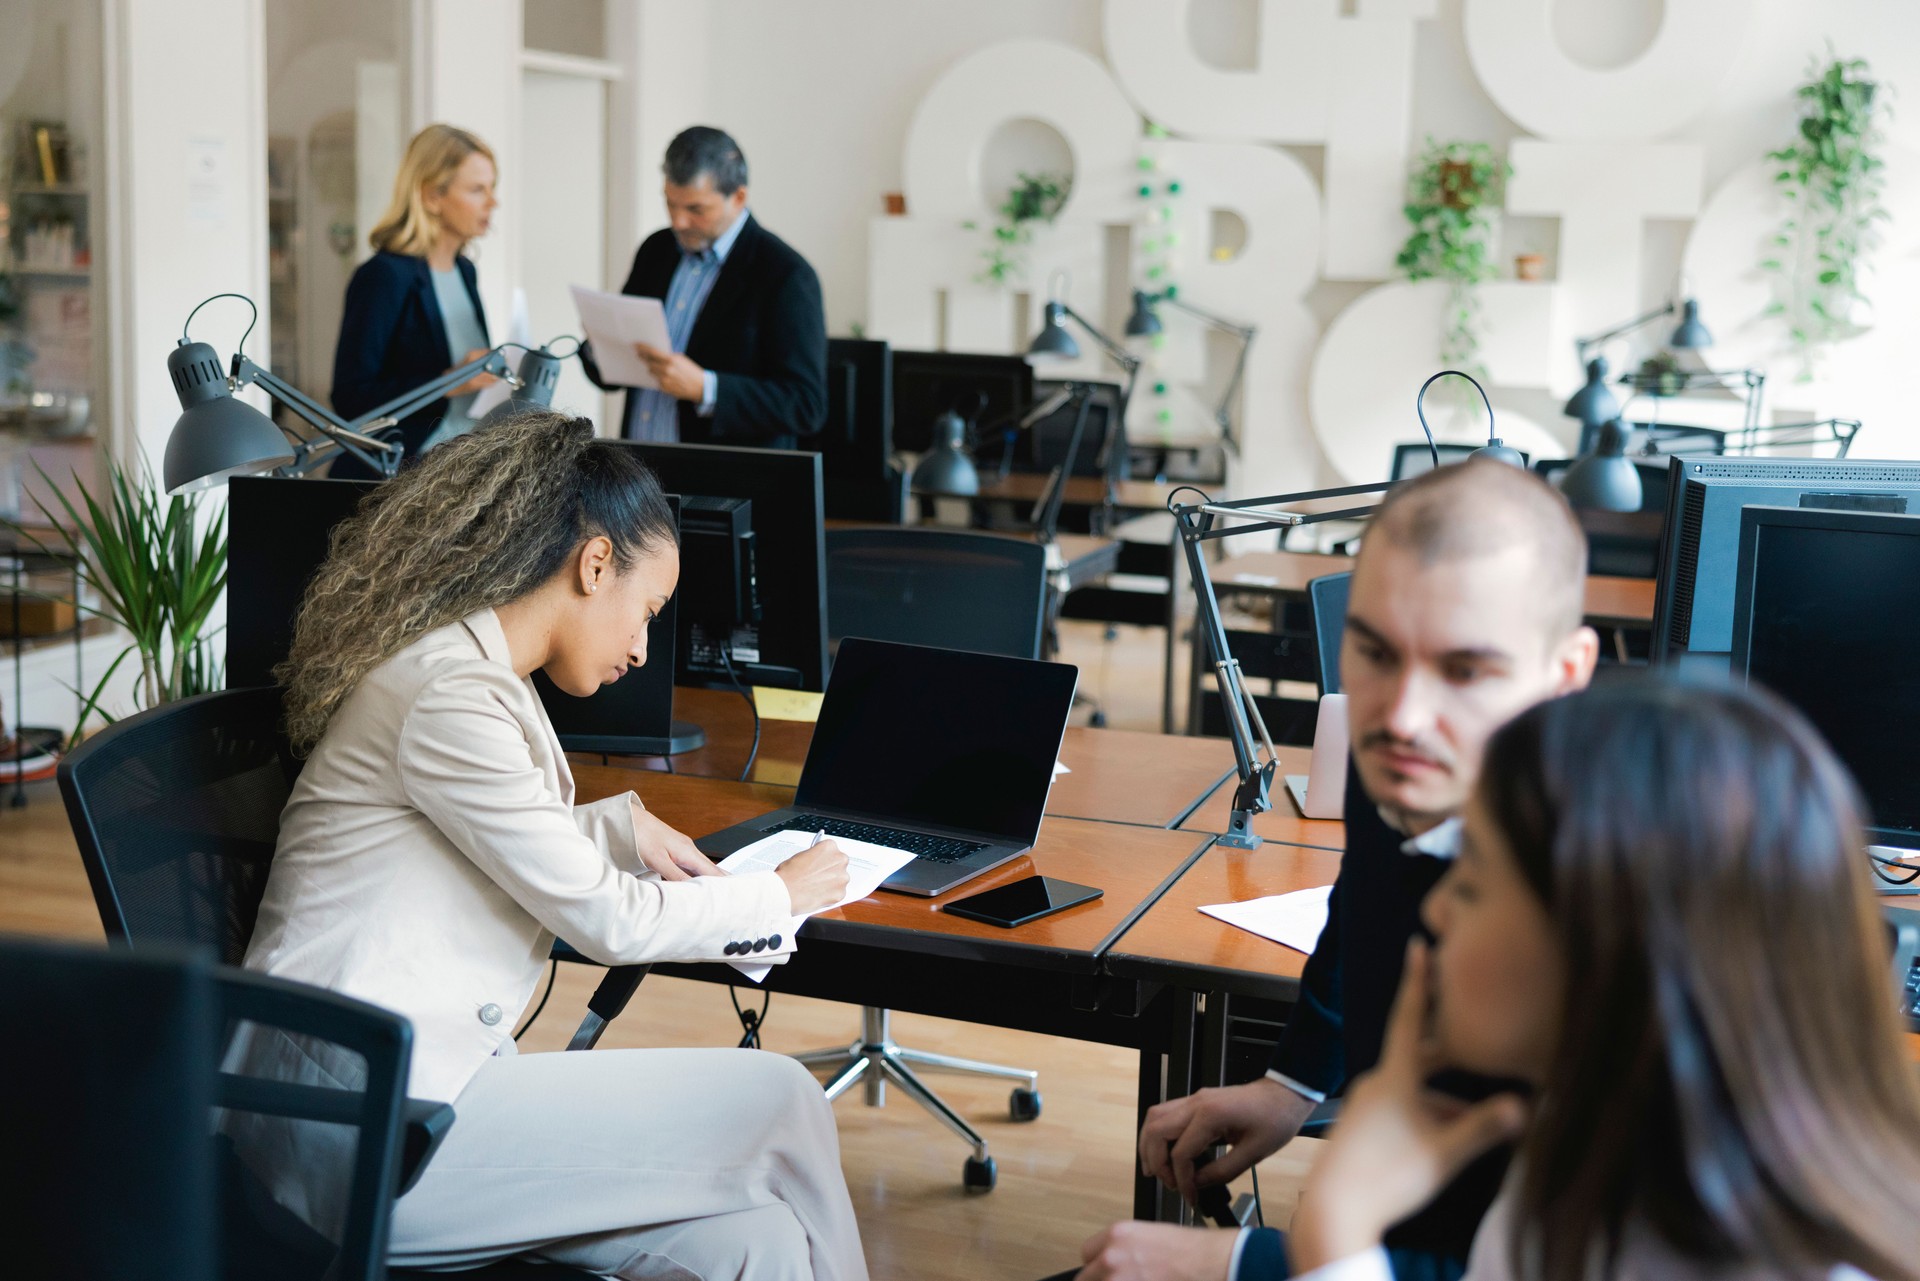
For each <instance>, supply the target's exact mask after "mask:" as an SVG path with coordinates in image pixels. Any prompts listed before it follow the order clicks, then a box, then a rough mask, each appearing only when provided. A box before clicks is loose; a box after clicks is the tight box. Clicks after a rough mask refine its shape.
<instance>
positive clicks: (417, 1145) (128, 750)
mask: <svg viewBox="0 0 1920 1281" xmlns="http://www.w3.org/2000/svg"><path fill="white" fill-rule="evenodd" d="M279 726H280V691H279V690H278V689H276V688H273V687H261V688H252V689H238V690H226V691H222V692H219V693H213V694H202V695H199V696H197V697H194V698H188V699H182V700H181V701H179V702H177V703H170V704H167V705H165V706H163V707H157V708H151V709H149V710H147V711H145V712H141V713H140V714H138V715H136V716H132V717H129V718H127V719H125V720H122V721H118V722H116V723H115V724H113V725H111V726H109V727H108V728H106V729H104V730H102V731H100V732H99V733H97V734H95V735H94V736H93V737H92V738H89V739H88V740H87V741H86V742H84V743H82V744H81V745H80V746H79V747H78V748H76V749H75V750H73V751H72V752H70V753H68V754H67V755H66V756H65V757H64V758H62V760H61V762H60V769H59V780H60V793H61V796H62V798H63V799H64V800H65V802H66V806H67V817H68V820H69V822H70V823H71V824H72V826H73V834H74V839H75V841H76V842H77V843H78V845H79V847H80V857H81V861H82V862H83V863H84V864H85V865H86V869H87V879H88V882H89V883H90V885H91V886H92V889H93V897H94V904H95V906H96V907H97V908H98V910H99V912H100V923H101V925H102V926H103V927H104V928H105V930H106V934H107V938H108V940H109V941H112V942H118V943H124V944H126V945H127V946H130V947H133V948H136V949H143V948H146V947H149V946H153V945H160V946H163V947H179V946H187V947H194V946H198V947H204V948H208V949H210V950H211V951H212V953H213V955H214V956H215V957H216V958H217V959H218V960H219V961H221V962H222V963H224V964H227V965H233V966H237V965H239V964H240V962H241V960H242V959H243V958H244V957H245V955H246V950H247V943H248V940H249V939H251V938H252V936H253V926H254V919H255V917H256V915H257V914H258V912H259V908H260V896H261V894H262V893H263V891H264V890H265V888H266V882H267V872H268V869H269V868H270V867H271V865H272V862H273V851H274V846H275V844H276V842H277V840H278V837H279V831H280V811H281V810H282V809H283V808H284V807H285V806H286V802H287V797H288V795H289V793H290V792H291V791H292V788H293V783H294V780H295V779H296V778H297V777H298V775H299V771H300V762H299V761H298V760H297V759H296V758H295V757H294V755H293V753H292V752H291V750H289V748H288V746H287V743H286V740H285V738H284V736H283V735H282V734H281V732H280V727H279ZM570 952H571V949H565V948H564V946H563V945H557V946H556V948H555V953H556V956H557V957H566V956H567V954H568V953H570ZM646 971H647V967H645V966H622V967H618V968H615V969H611V970H609V971H608V972H607V977H606V978H605V979H604V980H603V981H602V982H601V984H600V988H599V990H598V991H596V992H595V994H594V998H593V1001H592V1002H591V1003H590V1006H589V1013H588V1015H587V1017H586V1019H585V1020H584V1021H583V1023H582V1024H581V1028H580V1031H579V1032H577V1033H576V1034H575V1036H574V1038H573V1042H572V1044H570V1045H569V1046H568V1048H569V1049H586V1048H591V1046H592V1044H593V1043H594V1042H595V1041H597V1040H598V1039H599V1034H600V1032H601V1031H602V1030H603V1029H604V1028H605V1026H606V1024H607V1022H609V1021H610V1020H611V1019H612V1018H613V1017H614V1016H615V1015H616V1014H618V1013H619V1011H620V1009H621V1008H622V1007H623V1006H624V1005H625V1004H626V1001H627V999H628V998H629V997H630V996H631V995H632V993H633V991H634V989H635V988H636V987H637V986H638V985H639V982H640V980H641V978H643V977H644V976H645V974H646ZM441 1106H442V1105H438V1104H423V1105H419V1106H417V1107H413V1108H411V1110H410V1111H409V1113H408V1117H407V1138H406V1143H407V1145H408V1147H409V1150H410V1151H414V1152H417V1153H419V1155H420V1157H421V1159H422V1161H423V1162H424V1158H425V1156H426V1155H427V1154H429V1153H430V1152H431V1150H432V1148H433V1146H434V1145H435V1144H436V1143H437V1142H438V1136H437V1133H436V1132H435V1131H434V1129H433V1126H434V1125H435V1124H438V1125H440V1126H441V1127H443V1128H444V1126H445V1125H446V1124H448V1123H450V1122H451V1113H450V1112H447V1113H445V1114H444V1115H442V1114H441V1113H439V1112H436V1111H435V1110H434V1109H435V1108H439V1107H441ZM415 1175H416V1177H417V1170H416V1171H415ZM522 1266H523V1265H520V1264H501V1265H494V1266H492V1267H489V1268H486V1269H481V1270H478V1271H476V1272H473V1273H471V1274H470V1275H472V1276H474V1277H475V1278H476V1281H504V1279H505V1278H510V1277H515V1276H518V1275H519V1270H520V1269H521V1267H522ZM496 1269H499V1270H496ZM540 1275H541V1276H543V1277H546V1278H549V1281H561V1278H564V1277H567V1276H569V1275H579V1274H574V1273H571V1272H570V1271H562V1270H559V1269H556V1268H552V1267H547V1268H545V1270H544V1271H542V1272H541V1274H540Z"/></svg>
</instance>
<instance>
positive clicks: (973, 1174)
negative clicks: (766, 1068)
mask: <svg viewBox="0 0 1920 1281" xmlns="http://www.w3.org/2000/svg"><path fill="white" fill-rule="evenodd" d="M1046 594H1047V552H1046V548H1044V547H1042V546H1040V545H1039V544H1037V543H1029V542H1026V541H1024V540H1021V539H1014V538H1005V537H1002V536H1000V535H998V534H981V533H970V532H965V531H960V530H945V529H915V528H902V529H829V530H828V531H827V637H828V640H829V642H830V643H831V644H834V645H836V646H837V645H838V644H839V642H840V640H841V638H842V637H846V636H866V637H872V638H874V639H877V640H888V641H899V642H902V643H905V644H910V645H937V646H940V647H942V648H945V649H966V650H974V651H977V652H980V653H986V654H1007V655H1010V656H1012V657H1015V658H1038V657H1039V656H1040V638H1041V632H1042V629H1043V627H1044V626H1045V621H1046ZM860 1021H861V1023H860V1038H859V1039H858V1040H856V1041H854V1042H853V1043H852V1044H851V1045H844V1046H835V1047H832V1048H830V1049H823V1050H813V1051H809V1052H808V1053H805V1054H799V1055H796V1056H795V1057H796V1058H798V1059H799V1060H800V1062H802V1063H804V1064H806V1065H807V1066H808V1067H826V1068H830V1069H832V1071H833V1075H832V1076H830V1077H829V1078H828V1080H827V1084H826V1091H827V1097H828V1098H829V1099H837V1098H839V1097H840V1095H842V1094H844V1093H845V1092H846V1091H847V1089H848V1088H849V1087H850V1086H852V1085H853V1083H854V1082H855V1081H859V1080H861V1079H862V1078H864V1079H865V1082H866V1100H867V1106H868V1107H882V1106H884V1105H885V1104H886V1100H887V1093H886V1091H887V1084H886V1083H887V1080H888V1079H889V1078H891V1079H892V1080H893V1082H894V1083H895V1084H896V1085H898V1086H899V1087H900V1088H901V1089H903V1090H905V1091H906V1092H907V1093H908V1094H909V1095H911V1096H912V1098H913V1100H914V1101H915V1102H916V1103H918V1104H920V1106H921V1107H923V1108H925V1109H926V1110H927V1111H929V1112H931V1113H933V1115H934V1116H935V1117H937V1118H938V1119H939V1120H940V1121H941V1123H942V1124H944V1125H945V1126H946V1127H947V1128H948V1129H950V1130H952V1131H953V1132H954V1133H955V1134H957V1135H959V1136H960V1137H961V1138H962V1139H964V1140H966V1141H967V1143H969V1144H971V1145H972V1147H973V1155H972V1156H971V1157H969V1158H968V1159H967V1163H966V1166H965V1168H964V1171H963V1176H962V1181H963V1182H964V1184H965V1185H966V1187H968V1188H969V1189H971V1190H975V1191H982V1192H984V1191H989V1190H991V1189H992V1187H993V1185H994V1181H995V1178H996V1174H997V1172H996V1169H995V1166H994V1162H993V1157H992V1156H991V1155H990V1154H989V1153H988V1151H987V1141H986V1140H985V1139H983V1138H982V1137H980V1134H979V1132H978V1131H976V1130H975V1129H974V1128H973V1127H972V1126H970V1125H968V1124H967V1123H966V1121H964V1120H962V1119H961V1117H960V1115H959V1114H958V1113H956V1112H955V1111H954V1110H953V1109H952V1108H950V1107H948V1106H947V1104H946V1103H945V1102H944V1101H942V1100H941V1098H940V1096H939V1095H937V1094H935V1093H934V1092H933V1091H932V1090H931V1089H929V1088H928V1087H927V1086H926V1085H925V1084H924V1083H923V1082H922V1081H921V1080H920V1078H919V1077H918V1076H917V1075H915V1073H914V1071H913V1067H914V1066H915V1065H917V1066H919V1067H926V1068H936V1069H942V1070H945V1071H950V1072H967V1073H972V1074H975V1075H980V1076H991V1077H1000V1078H1003V1079H1006V1080H1011V1081H1019V1082H1022V1084H1020V1085H1018V1086H1015V1087H1014V1090H1013V1094H1012V1096H1011V1098H1010V1101H1009V1107H1010V1109H1011V1111H1012V1115H1013V1119H1014V1120H1016V1121H1031V1120H1033V1119H1034V1118H1035V1117H1037V1116H1039V1115H1040V1090H1039V1080H1040V1077H1039V1073H1037V1072H1033V1071H1030V1070H1028V1069H1025V1068H1015V1067H1006V1066H1003V1065H1001V1064H997V1063H981V1062H976V1061H975V1060H972V1059H961V1058H954V1057H952V1056H950V1055H945V1054H934V1053H932V1052H930V1051H926V1050H915V1049H910V1048H908V1047H906V1046H902V1045H900V1044H899V1043H898V1042H896V1041H895V1040H894V1039H893V1037H892V1034H891V1031H890V1028H889V1021H890V1012H889V1011H887V1010H884V1009H880V1008H877V1007H875V1006H865V1007H863V1008H862V1009H861V1011H860Z"/></svg>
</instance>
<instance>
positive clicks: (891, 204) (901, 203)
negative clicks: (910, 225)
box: [880, 191, 907, 218]
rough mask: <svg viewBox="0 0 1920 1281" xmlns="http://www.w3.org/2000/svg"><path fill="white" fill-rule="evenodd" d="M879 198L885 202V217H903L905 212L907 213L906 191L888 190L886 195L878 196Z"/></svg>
mask: <svg viewBox="0 0 1920 1281" xmlns="http://www.w3.org/2000/svg"><path fill="white" fill-rule="evenodd" d="M880 199H882V200H883V201H885V202H886V206H887V217H889V218H904V217H905V216H906V213H907V193H906V192H904V191H889V192H888V193H887V194H886V195H884V196H882V197H880Z"/></svg>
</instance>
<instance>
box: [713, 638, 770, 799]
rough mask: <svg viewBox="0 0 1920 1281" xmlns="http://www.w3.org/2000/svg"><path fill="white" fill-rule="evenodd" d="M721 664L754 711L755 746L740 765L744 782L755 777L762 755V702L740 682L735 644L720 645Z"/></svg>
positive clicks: (741, 777) (750, 709) (734, 686)
mask: <svg viewBox="0 0 1920 1281" xmlns="http://www.w3.org/2000/svg"><path fill="white" fill-rule="evenodd" d="M720 665H721V666H722V667H725V668H726V669H727V679H728V680H730V681H732V682H733V688H734V689H735V690H736V691H737V692H738V693H739V695H740V697H742V698H744V699H746V700H747V710H748V711H750V712H752V713H753V746H752V747H750V748H748V749H747V763H746V764H745V765H742V766H741V767H740V781H741V782H742V783H744V782H746V781H747V780H748V779H749V778H751V777H753V762H754V760H755V759H756V758H758V757H759V755H760V704H758V703H756V702H754V701H753V693H752V691H751V690H749V689H748V688H747V687H746V686H745V685H742V684H741V683H740V676H739V673H737V672H735V671H734V670H733V646H731V645H722V646H721V647H720Z"/></svg>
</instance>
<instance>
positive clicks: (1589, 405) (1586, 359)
mask: <svg viewBox="0 0 1920 1281" xmlns="http://www.w3.org/2000/svg"><path fill="white" fill-rule="evenodd" d="M1676 311H1678V312H1679V313H1680V324H1679V325H1678V327H1676V328H1675V329H1674V331H1673V333H1672V334H1670V335H1668V337H1667V346H1669V347H1676V348H1679V349H1680V350H1682V351H1698V350H1699V349H1700V348H1702V347H1711V346H1712V345H1713V335H1712V333H1710V332H1709V331H1708V329H1707V327H1706V326H1705V325H1703V324H1702V323H1700V303H1699V300H1698V299H1694V298H1688V299H1686V300H1685V301H1684V302H1680V303H1676V302H1674V300H1673V299H1671V298H1669V299H1668V300H1667V302H1666V305H1665V306H1663V307H1661V308H1659V309H1658V310H1657V311H1650V312H1648V313H1647V314H1646V315H1644V316H1635V317H1634V318H1633V319H1632V320H1629V321H1627V322H1626V323H1625V324H1623V325H1616V326H1614V327H1613V328H1612V329H1609V330H1607V331H1606V332H1605V333H1601V334H1595V335H1594V336H1593V337H1591V338H1576V339H1574V340H1573V348H1574V351H1575V352H1576V353H1577V354H1578V355H1579V358H1580V363H1581V364H1583V365H1585V366H1586V367H1587V381H1586V385H1585V386H1583V387H1581V388H1580V390H1579V391H1576V392H1574V393H1573V396H1572V398H1571V399H1569V400H1568V401H1567V404H1566V408H1565V410H1563V411H1562V412H1564V413H1565V414H1566V415H1567V417H1569V418H1576V419H1578V420H1579V421H1580V428H1581V437H1582V439H1583V440H1584V439H1586V438H1589V437H1591V436H1592V435H1593V433H1594V432H1596V431H1598V430H1599V428H1600V425H1601V424H1602V423H1606V422H1612V421H1613V420H1614V419H1617V418H1618V417H1620V402H1619V401H1618V400H1617V399H1615V398H1614V395H1613V393H1612V392H1610V391H1608V390H1607V373H1608V367H1607V358H1606V357H1605V356H1602V355H1599V354H1597V353H1596V352H1595V350H1594V349H1595V348H1597V347H1601V346H1604V345H1605V344H1607V343H1610V342H1612V341H1613V340H1614V339H1615V338H1623V337H1625V336H1626V335H1628V334H1630V333H1633V332H1634V331H1635V330H1638V329H1643V328H1645V327H1646V326H1648V325H1650V324H1652V323H1653V322H1654V321H1656V320H1658V319H1660V318H1661V317H1662V316H1671V315H1673V313H1674V312H1676Z"/></svg>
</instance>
